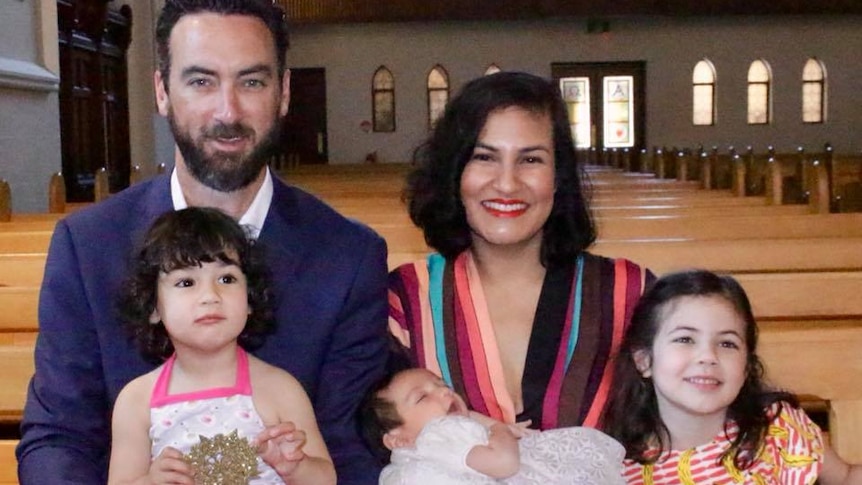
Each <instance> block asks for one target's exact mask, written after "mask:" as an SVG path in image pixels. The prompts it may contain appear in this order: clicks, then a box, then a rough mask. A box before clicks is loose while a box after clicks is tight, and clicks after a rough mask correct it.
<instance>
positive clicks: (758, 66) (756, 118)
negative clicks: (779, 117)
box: [748, 59, 772, 125]
mask: <svg viewBox="0 0 862 485" xmlns="http://www.w3.org/2000/svg"><path fill="white" fill-rule="evenodd" d="M771 91H772V72H771V71H770V69H769V64H767V63H766V61H764V60H761V59H758V60H756V61H754V62H752V63H751V67H749V68H748V124H749V125H766V124H769V122H770V121H771V119H772V110H771V109H770V107H771V106H770V105H771V104H772V99H771V98H772V97H771V94H772V93H771Z"/></svg>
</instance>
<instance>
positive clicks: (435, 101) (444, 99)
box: [428, 64, 449, 128]
mask: <svg viewBox="0 0 862 485" xmlns="http://www.w3.org/2000/svg"><path fill="white" fill-rule="evenodd" d="M448 102H449V75H448V74H447V73H446V70H445V69H443V66H441V65H439V64H438V65H436V66H434V68H433V69H431V72H430V73H428V127H429V128H431V127H433V126H434V123H435V122H436V121H437V118H439V117H440V115H442V114H443V110H444V109H446V103H448Z"/></svg>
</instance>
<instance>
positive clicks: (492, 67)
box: [485, 64, 502, 76]
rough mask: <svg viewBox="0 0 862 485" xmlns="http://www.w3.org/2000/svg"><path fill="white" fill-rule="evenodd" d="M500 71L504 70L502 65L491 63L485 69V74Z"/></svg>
mask: <svg viewBox="0 0 862 485" xmlns="http://www.w3.org/2000/svg"><path fill="white" fill-rule="evenodd" d="M500 71H502V69H500V66H498V65H496V64H491V65H490V66H488V69H485V75H486V76H487V75H488V74H496V73H498V72H500Z"/></svg>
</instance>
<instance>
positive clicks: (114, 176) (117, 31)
mask: <svg viewBox="0 0 862 485" xmlns="http://www.w3.org/2000/svg"><path fill="white" fill-rule="evenodd" d="M57 15H58V26H59V32H58V35H59V53H60V140H61V147H62V160H63V175H64V179H65V182H66V195H67V197H68V200H70V201H75V202H82V201H92V200H93V183H94V175H95V173H96V172H97V171H98V170H99V169H100V168H102V167H105V168H106V169H107V170H108V172H109V174H110V185H111V191H114V192H115V191H118V190H120V189H122V188H124V187H126V186H127V185H128V181H129V170H130V166H131V148H130V145H129V114H128V111H129V108H128V86H127V85H128V80H127V76H128V74H127V68H126V50H127V49H128V47H129V42H131V9H130V8H129V7H128V6H124V7H122V8H121V9H120V10H119V11H115V10H111V9H109V8H108V2H106V1H105V0H99V1H83V0H58V2H57Z"/></svg>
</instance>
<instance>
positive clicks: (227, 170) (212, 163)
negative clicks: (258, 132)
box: [168, 110, 283, 192]
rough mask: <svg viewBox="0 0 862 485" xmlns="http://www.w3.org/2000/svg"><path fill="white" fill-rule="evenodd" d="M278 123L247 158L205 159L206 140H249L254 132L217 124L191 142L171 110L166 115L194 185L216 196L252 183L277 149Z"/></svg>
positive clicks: (219, 156)
mask: <svg viewBox="0 0 862 485" xmlns="http://www.w3.org/2000/svg"><path fill="white" fill-rule="evenodd" d="M282 120H283V118H282V117H277V118H276V120H275V122H274V123H273V125H272V128H270V130H269V132H267V133H266V135H265V136H264V137H263V138H262V139H261V140H260V142H258V144H257V145H255V146H254V147H253V148H252V150H251V152H249V153H248V154H224V153H219V152H216V153H214V154H212V155H207V153H206V152H205V151H204V143H205V142H206V140H207V139H215V138H233V137H250V136H252V135H254V131H253V130H252V129H251V128H249V127H247V126H246V125H244V124H242V123H234V124H230V125H228V124H224V123H217V124H215V125H214V126H211V127H208V128H206V129H205V130H204V131H203V132H202V133H201V135H200V136H199V137H198V138H197V140H195V139H192V137H191V135H190V134H189V133H187V132H184V131H182V130H181V129H180V127H179V126H178V125H177V122H176V118H175V117H174V113H173V110H171V111H170V112H169V113H168V123H169V124H170V127H171V132H172V133H173V135H174V141H175V142H176V144H177V148H179V150H180V153H181V154H182V156H183V160H185V164H186V167H188V169H189V172H190V173H191V174H192V176H193V177H194V178H195V179H196V180H197V181H198V182H200V183H202V184H203V185H205V186H207V187H209V188H211V189H214V190H217V191H219V192H234V191H236V190H239V189H242V188H245V187H248V186H249V184H251V183H252V182H254V180H255V179H256V178H257V177H258V176H259V175H260V171H261V170H262V169H263V167H265V166H266V164H267V162H268V161H269V160H270V158H272V156H273V155H275V153H276V151H277V149H278V145H279V138H280V136H281V125H282Z"/></svg>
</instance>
